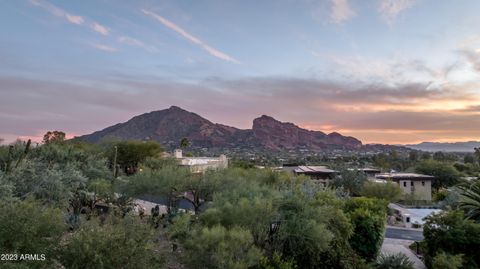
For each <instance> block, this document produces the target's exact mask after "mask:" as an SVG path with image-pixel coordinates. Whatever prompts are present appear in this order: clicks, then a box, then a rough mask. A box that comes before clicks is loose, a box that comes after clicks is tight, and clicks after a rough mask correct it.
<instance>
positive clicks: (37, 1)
mask: <svg viewBox="0 0 480 269" xmlns="http://www.w3.org/2000/svg"><path fill="white" fill-rule="evenodd" d="M30 3H32V4H33V5H35V6H38V7H41V8H43V9H44V10H46V11H47V12H49V13H50V14H52V15H54V16H56V17H60V18H64V19H65V20H67V21H68V22H69V23H72V24H76V25H84V26H87V27H90V29H92V30H93V31H95V32H97V33H99V34H101V35H108V34H109V30H108V28H107V27H105V26H103V25H101V24H99V23H98V22H94V21H91V22H89V21H88V19H86V18H84V17H82V16H79V15H73V14H71V13H69V12H67V11H65V10H64V9H62V8H59V7H57V6H55V5H53V4H51V3H49V2H47V1H44V0H30Z"/></svg>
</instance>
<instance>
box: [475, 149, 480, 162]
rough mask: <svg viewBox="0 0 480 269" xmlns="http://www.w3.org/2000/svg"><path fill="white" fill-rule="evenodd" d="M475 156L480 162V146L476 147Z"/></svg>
mask: <svg viewBox="0 0 480 269" xmlns="http://www.w3.org/2000/svg"><path fill="white" fill-rule="evenodd" d="M475 157H476V158H477V161H478V163H479V164H480V148H475Z"/></svg>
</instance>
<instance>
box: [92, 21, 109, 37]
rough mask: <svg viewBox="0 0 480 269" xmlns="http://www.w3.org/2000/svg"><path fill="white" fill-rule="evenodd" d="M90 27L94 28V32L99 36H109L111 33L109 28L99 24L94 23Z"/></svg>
mask: <svg viewBox="0 0 480 269" xmlns="http://www.w3.org/2000/svg"><path fill="white" fill-rule="evenodd" d="M90 27H92V29H93V31H95V32H97V33H99V34H102V35H108V33H109V30H108V28H107V27H105V26H103V25H101V24H99V23H98V22H94V23H92V24H91V26H90Z"/></svg>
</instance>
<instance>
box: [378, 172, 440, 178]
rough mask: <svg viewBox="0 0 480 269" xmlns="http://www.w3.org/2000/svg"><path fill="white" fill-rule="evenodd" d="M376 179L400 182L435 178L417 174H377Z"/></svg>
mask: <svg viewBox="0 0 480 269" xmlns="http://www.w3.org/2000/svg"><path fill="white" fill-rule="evenodd" d="M376 178H378V179H392V180H401V179H410V180H426V179H434V178H435V177H433V176H428V175H422V174H417V173H384V174H378V175H377V176H376Z"/></svg>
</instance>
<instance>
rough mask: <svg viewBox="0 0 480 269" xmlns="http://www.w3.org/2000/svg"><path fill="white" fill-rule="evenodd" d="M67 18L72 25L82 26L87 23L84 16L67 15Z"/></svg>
mask: <svg viewBox="0 0 480 269" xmlns="http://www.w3.org/2000/svg"><path fill="white" fill-rule="evenodd" d="M65 17H66V18H67V20H68V21H69V22H71V23H74V24H77V25H81V24H83V23H84V22H85V20H84V19H83V17H82V16H76V15H71V14H65Z"/></svg>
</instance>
